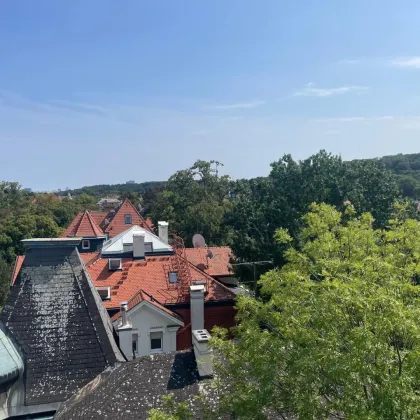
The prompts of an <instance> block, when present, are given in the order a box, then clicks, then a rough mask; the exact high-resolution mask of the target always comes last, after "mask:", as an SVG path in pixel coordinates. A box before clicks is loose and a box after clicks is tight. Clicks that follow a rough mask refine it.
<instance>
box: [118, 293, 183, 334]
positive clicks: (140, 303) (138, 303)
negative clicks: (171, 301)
mask: <svg viewBox="0 0 420 420" xmlns="http://www.w3.org/2000/svg"><path fill="white" fill-rule="evenodd" d="M144 306H146V307H147V308H150V309H152V310H154V311H158V312H159V313H160V314H161V315H163V316H165V317H166V318H168V319H169V320H171V321H172V322H175V323H176V324H178V325H180V326H184V322H183V321H182V318H181V317H180V316H179V315H178V314H176V313H175V312H173V311H171V310H170V309H168V308H165V307H164V306H163V305H162V304H161V303H159V302H158V301H157V300H156V299H154V298H153V297H152V296H150V295H149V294H147V293H146V292H144V291H143V290H139V292H138V293H136V294H135V295H134V296H133V297H132V298H131V299H130V300H129V301H128V303H127V309H128V312H127V314H128V315H132V314H134V313H135V312H136V311H137V310H139V309H140V308H141V307H144ZM120 316H121V313H120V312H118V313H117V314H115V315H114V316H113V317H112V320H113V321H116V320H117V319H119V318H120Z"/></svg>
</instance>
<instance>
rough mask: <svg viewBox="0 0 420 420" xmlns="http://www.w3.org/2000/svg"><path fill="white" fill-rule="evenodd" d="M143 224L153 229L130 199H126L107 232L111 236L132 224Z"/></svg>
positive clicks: (143, 226) (146, 227)
mask: <svg viewBox="0 0 420 420" xmlns="http://www.w3.org/2000/svg"><path fill="white" fill-rule="evenodd" d="M135 225H136V226H141V227H142V228H144V229H146V230H149V231H151V228H150V226H149V224H148V223H147V222H146V220H145V219H144V218H143V216H142V215H141V214H140V213H139V212H138V210H137V209H136V208H135V207H134V205H133V204H132V203H131V201H130V200H129V199H125V200H124V202H123V203H122V204H121V206H120V207H119V209H118V210H117V211H116V212H115V215H114V217H113V218H112V220H110V222H109V224H108V226H107V227H106V229H105V233H107V234H108V235H109V237H110V238H113V237H114V236H116V235H118V234H119V233H121V232H124V231H125V230H127V229H128V228H129V227H131V226H135Z"/></svg>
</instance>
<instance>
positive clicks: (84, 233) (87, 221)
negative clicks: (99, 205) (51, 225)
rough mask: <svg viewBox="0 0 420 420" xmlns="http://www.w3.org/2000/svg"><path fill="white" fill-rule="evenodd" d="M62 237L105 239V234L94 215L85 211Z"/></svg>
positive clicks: (75, 219)
mask: <svg viewBox="0 0 420 420" xmlns="http://www.w3.org/2000/svg"><path fill="white" fill-rule="evenodd" d="M61 236H62V237H73V236H74V237H84V238H97V237H101V238H103V237H104V236H105V235H104V232H103V231H102V229H101V228H100V227H99V226H98V224H97V223H96V221H95V219H94V218H93V217H92V215H91V214H90V213H89V212H88V211H87V210H85V211H84V212H81V213H79V214H78V215H77V216H76V217H75V218H74V220H73V221H72V223H71V224H70V226H69V227H68V228H67V229H66V231H65V232H64V233H63V234H62V235H61Z"/></svg>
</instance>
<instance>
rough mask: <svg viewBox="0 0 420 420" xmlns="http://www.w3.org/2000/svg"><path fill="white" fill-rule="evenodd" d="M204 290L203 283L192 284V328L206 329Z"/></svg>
mask: <svg viewBox="0 0 420 420" xmlns="http://www.w3.org/2000/svg"><path fill="white" fill-rule="evenodd" d="M204 292H205V287H204V285H203V284H193V285H192V286H190V306H191V330H193V331H194V330H203V329H204Z"/></svg>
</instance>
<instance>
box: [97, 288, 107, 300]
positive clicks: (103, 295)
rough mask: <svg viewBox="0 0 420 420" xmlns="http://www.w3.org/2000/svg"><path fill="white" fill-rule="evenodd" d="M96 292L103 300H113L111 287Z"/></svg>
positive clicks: (98, 289)
mask: <svg viewBox="0 0 420 420" xmlns="http://www.w3.org/2000/svg"><path fill="white" fill-rule="evenodd" d="M96 290H97V291H98V293H99V296H100V297H101V299H102V300H109V299H111V288H110V287H97V288H96Z"/></svg>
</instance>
